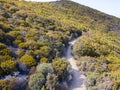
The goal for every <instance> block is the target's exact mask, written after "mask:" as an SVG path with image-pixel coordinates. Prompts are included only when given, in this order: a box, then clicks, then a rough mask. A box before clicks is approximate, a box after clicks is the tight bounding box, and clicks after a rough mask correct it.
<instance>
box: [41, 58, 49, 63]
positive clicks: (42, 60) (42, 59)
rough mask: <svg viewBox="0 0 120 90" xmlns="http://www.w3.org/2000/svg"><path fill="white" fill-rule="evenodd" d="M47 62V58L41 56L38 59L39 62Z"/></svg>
mask: <svg viewBox="0 0 120 90" xmlns="http://www.w3.org/2000/svg"><path fill="white" fill-rule="evenodd" d="M47 62H48V59H47V58H45V57H43V58H41V59H40V63H47Z"/></svg>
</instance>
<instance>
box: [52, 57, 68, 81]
mask: <svg viewBox="0 0 120 90" xmlns="http://www.w3.org/2000/svg"><path fill="white" fill-rule="evenodd" d="M68 65H69V64H68V62H67V60H66V59H64V58H62V59H60V58H57V59H55V60H53V62H52V66H53V68H54V70H55V73H56V74H57V75H58V77H59V78H61V79H64V78H65V77H66V76H67V75H68V72H69V71H68V70H67V69H68Z"/></svg>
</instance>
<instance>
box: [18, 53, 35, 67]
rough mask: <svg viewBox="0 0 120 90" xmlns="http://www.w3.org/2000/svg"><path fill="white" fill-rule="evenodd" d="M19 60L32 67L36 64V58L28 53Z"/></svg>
mask: <svg viewBox="0 0 120 90" xmlns="http://www.w3.org/2000/svg"><path fill="white" fill-rule="evenodd" d="M19 62H22V63H24V64H25V65H27V66H28V67H31V66H34V65H36V61H35V59H34V58H33V57H32V56H30V55H27V54H25V55H24V56H22V57H21V58H20V60H19Z"/></svg>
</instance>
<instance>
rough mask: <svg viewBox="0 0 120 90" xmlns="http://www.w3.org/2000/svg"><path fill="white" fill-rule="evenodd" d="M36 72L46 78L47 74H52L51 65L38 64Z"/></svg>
mask: <svg viewBox="0 0 120 90" xmlns="http://www.w3.org/2000/svg"><path fill="white" fill-rule="evenodd" d="M36 71H37V72H40V73H42V74H44V75H45V76H46V75H47V74H48V73H53V72H54V70H53V67H52V65H51V64H49V63H42V64H39V65H38V66H37V68H36Z"/></svg>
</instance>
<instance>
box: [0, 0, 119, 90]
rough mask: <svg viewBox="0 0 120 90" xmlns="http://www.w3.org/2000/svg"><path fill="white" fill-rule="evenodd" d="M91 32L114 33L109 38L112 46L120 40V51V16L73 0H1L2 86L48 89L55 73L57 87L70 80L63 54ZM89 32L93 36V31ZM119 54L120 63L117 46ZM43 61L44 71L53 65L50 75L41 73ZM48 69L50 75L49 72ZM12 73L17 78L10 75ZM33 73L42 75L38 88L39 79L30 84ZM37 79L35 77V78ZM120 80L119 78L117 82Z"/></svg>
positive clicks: (4, 87)
mask: <svg viewBox="0 0 120 90" xmlns="http://www.w3.org/2000/svg"><path fill="white" fill-rule="evenodd" d="M88 32H92V33H95V32H97V33H96V34H95V35H96V36H97V35H101V34H102V35H103V34H105V35H110V38H113V39H112V40H113V42H112V41H110V42H109V44H114V41H116V42H115V47H116V49H118V48H119V47H120V46H119V45H120V44H119V40H120V39H119V35H120V19H119V18H116V17H113V16H110V15H107V14H104V13H102V12H99V11H96V10H93V9H91V8H89V7H85V6H83V5H80V4H77V3H75V2H72V1H65V0H63V1H56V2H49V3H42V2H26V1H19V0H0V78H1V80H0V88H2V89H4V90H9V89H8V88H15V86H16V87H18V86H19V87H21V88H23V87H26V88H27V89H28V86H29V87H30V88H31V87H32V86H35V87H34V88H39V89H41V87H42V88H48V89H49V88H50V87H47V86H49V84H50V82H49V78H50V77H53V76H54V79H55V80H53V81H55V85H53V87H60V88H63V86H62V85H61V82H63V81H67V80H66V79H67V77H68V76H69V75H70V74H71V73H70V72H69V70H68V68H69V67H70V66H69V64H68V62H67V61H66V60H64V59H62V60H61V58H60V57H62V56H63V55H64V49H65V48H66V47H67V46H68V42H69V41H70V40H71V39H73V38H77V37H78V36H80V35H82V34H83V33H86V34H87V33H88ZM99 33H100V34H99ZM87 35H88V36H89V34H87ZM93 37H94V35H93ZM101 37H104V35H103V36H101ZM101 37H100V38H101ZM88 38H89V37H88ZM98 39H99V38H98ZM103 39H104V38H103ZM105 39H106V37H105ZM87 40H88V42H89V39H87V38H86V41H87ZM78 42H79V41H78ZM93 43H94V42H93ZM78 46H79V45H78ZM96 49H98V48H96ZM115 52H117V55H118V57H117V58H118V61H119V54H120V53H119V50H115ZM77 54H79V53H77ZM113 58H114V57H113ZM43 63H45V64H43ZM49 64H50V65H49ZM39 65H40V67H41V66H43V67H44V68H45V70H46V65H48V66H49V67H48V68H49V69H50V70H51V68H52V69H53V70H51V72H52V74H50V75H46V73H45V75H41V74H38V72H39V71H41V68H40V70H39V69H38V70H37V69H36V67H39ZM57 65H58V67H57ZM59 66H61V68H59ZM48 68H47V69H48ZM115 69H116V68H115ZM43 71H44V69H43ZM16 72H17V73H16ZM36 72H37V73H36ZM46 72H47V73H48V71H47V70H46ZM53 73H54V74H53ZM16 74H17V75H16ZM42 74H44V73H42ZM8 75H10V76H11V77H13V78H8ZM116 75H118V74H116ZM21 76H25V77H26V79H25V80H21V79H20V78H19V77H21ZM47 76H48V77H47ZM30 77H31V78H30ZM32 77H42V81H43V82H41V85H40V87H37V85H38V86H39V84H38V83H40V82H38V83H34V82H32V81H34V80H33V79H32ZM43 77H44V78H43ZM18 78H19V79H18ZM6 79H8V80H6ZM35 80H37V79H36V78H35ZM46 80H47V81H48V82H47V81H46ZM22 81H23V82H25V83H24V85H22V84H21V83H22ZM28 81H29V83H28ZM36 82H37V81H36ZM8 83H9V84H8ZM12 83H15V85H14V84H12ZM16 83H17V84H16ZM45 83H47V84H45ZM48 83H49V84H48ZM58 83H59V84H58ZM117 83H119V82H118V81H117ZM27 84H29V85H27ZM31 84H34V85H31ZM20 85H22V86H20ZM56 85H57V86H56ZM118 85H119V84H118ZM50 86H51V84H50ZM32 89H33V87H32ZM10 90H12V89H10ZM15 90H16V89H15Z"/></svg>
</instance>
